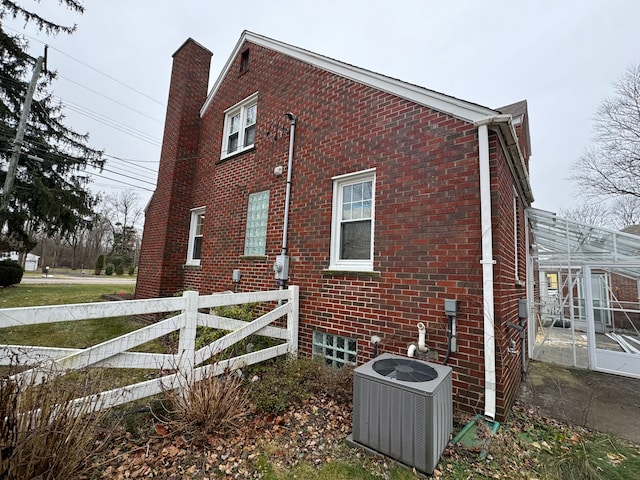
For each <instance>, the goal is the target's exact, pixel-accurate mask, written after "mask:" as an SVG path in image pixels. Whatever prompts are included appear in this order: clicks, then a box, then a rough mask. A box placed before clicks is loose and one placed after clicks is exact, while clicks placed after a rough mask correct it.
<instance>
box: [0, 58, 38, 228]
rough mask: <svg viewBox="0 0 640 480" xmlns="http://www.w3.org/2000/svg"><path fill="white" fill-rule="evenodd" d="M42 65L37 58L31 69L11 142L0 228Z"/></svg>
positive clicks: (6, 208)
mask: <svg viewBox="0 0 640 480" xmlns="http://www.w3.org/2000/svg"><path fill="white" fill-rule="evenodd" d="M43 63H44V57H38V59H37V60H36V66H35V67H34V69H33V76H32V77H31V83H29V88H27V95H26V97H25V99H24V106H23V107H22V114H21V115H20V121H19V122H18V129H17V131H16V139H15V140H14V142H13V152H12V153H11V160H10V161H9V168H7V177H6V178H5V180H4V188H3V189H2V203H0V219H2V224H1V225H0V228H2V227H4V221H5V220H6V214H7V210H8V209H9V201H10V200H11V191H12V190H13V181H14V179H15V177H16V170H17V169H18V160H19V159H20V153H21V152H22V140H23V139H24V132H25V130H26V129H27V120H28V119H29V113H30V111H31V101H32V100H33V95H34V93H35V91H36V85H37V84H38V78H40V72H41V71H42V64H43Z"/></svg>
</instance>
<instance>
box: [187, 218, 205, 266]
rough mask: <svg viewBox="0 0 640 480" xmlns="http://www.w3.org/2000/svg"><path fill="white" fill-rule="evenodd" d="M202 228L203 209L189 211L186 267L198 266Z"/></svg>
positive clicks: (200, 253)
mask: <svg viewBox="0 0 640 480" xmlns="http://www.w3.org/2000/svg"><path fill="white" fill-rule="evenodd" d="M203 227H204V208H195V209H193V210H191V227H190V228H189V248H188V251H187V265H200V257H201V255H202V229H203Z"/></svg>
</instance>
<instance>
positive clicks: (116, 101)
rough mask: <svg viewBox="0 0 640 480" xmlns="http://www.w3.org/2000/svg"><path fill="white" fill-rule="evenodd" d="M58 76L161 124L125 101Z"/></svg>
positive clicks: (160, 121)
mask: <svg viewBox="0 0 640 480" xmlns="http://www.w3.org/2000/svg"><path fill="white" fill-rule="evenodd" d="M58 78H62V79H64V80H66V81H67V82H70V83H73V84H74V85H77V86H79V87H81V88H84V89H85V90H88V91H89V92H91V93H95V94H96V95H99V96H100V97H103V98H106V99H107V100H109V101H111V102H113V103H115V104H116V105H120V106H121V107H124V108H126V109H128V110H131V111H132V112H135V113H137V114H139V115H142V116H143V117H146V118H148V119H149V120H152V121H154V122H156V123H159V124H162V120H158V119H157V118H154V117H152V116H151V115H147V114H146V113H144V112H141V111H140V110H136V109H135V108H132V107H131V106H129V105H127V104H126V103H122V102H120V101H119V100H116V99H115V98H111V97H109V96H107V95H105V94H104V93H100V92H99V91H97V90H94V89H93V88H89V87H87V86H86V85H83V84H81V83H80V82H76V81H75V80H71V79H70V78H68V77H65V76H62V75H58Z"/></svg>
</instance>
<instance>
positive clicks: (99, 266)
mask: <svg viewBox="0 0 640 480" xmlns="http://www.w3.org/2000/svg"><path fill="white" fill-rule="evenodd" d="M103 268H104V255H99V256H98V259H97V260H96V270H95V272H94V273H95V274H96V275H100V273H102V269H103Z"/></svg>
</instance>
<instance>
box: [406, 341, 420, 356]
mask: <svg viewBox="0 0 640 480" xmlns="http://www.w3.org/2000/svg"><path fill="white" fill-rule="evenodd" d="M417 349H418V347H417V346H416V344H415V343H412V344H411V345H409V348H408V349H407V357H409V358H413V357H414V356H415V354H416V350H417Z"/></svg>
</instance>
